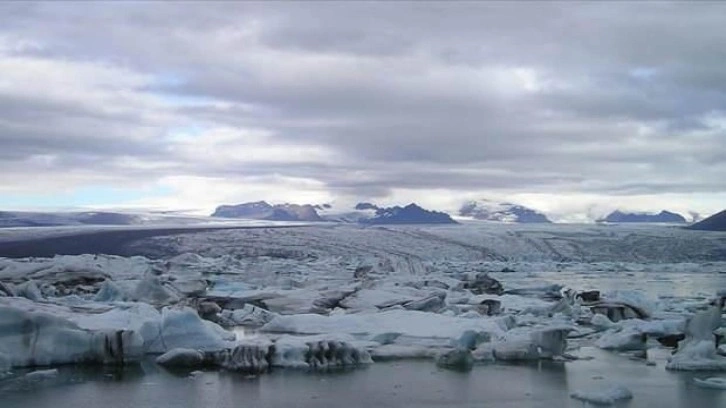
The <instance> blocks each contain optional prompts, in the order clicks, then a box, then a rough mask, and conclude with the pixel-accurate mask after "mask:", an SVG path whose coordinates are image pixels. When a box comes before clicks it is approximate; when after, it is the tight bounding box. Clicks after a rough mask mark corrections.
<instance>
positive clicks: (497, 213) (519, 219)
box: [459, 200, 551, 223]
mask: <svg viewBox="0 0 726 408" xmlns="http://www.w3.org/2000/svg"><path fill="white" fill-rule="evenodd" d="M459 215H460V216H462V217H472V218H475V219H477V220H485V221H497V222H512V223H549V222H551V221H550V220H549V219H547V216H546V215H544V214H542V213H541V212H538V211H537V210H533V209H531V208H527V207H525V206H522V205H518V204H513V203H497V202H494V201H490V200H477V201H469V202H467V203H465V204H464V205H462V206H461V209H459Z"/></svg>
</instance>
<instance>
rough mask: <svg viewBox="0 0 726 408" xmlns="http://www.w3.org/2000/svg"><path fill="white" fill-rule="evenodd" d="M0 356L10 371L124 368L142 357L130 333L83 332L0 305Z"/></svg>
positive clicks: (66, 323) (62, 322)
mask: <svg viewBox="0 0 726 408" xmlns="http://www.w3.org/2000/svg"><path fill="white" fill-rule="evenodd" d="M0 327H2V328H3V330H2V331H0V356H4V359H5V360H6V363H5V364H7V365H9V366H11V367H35V366H48V365H56V364H68V363H95V364H127V363H131V362H136V361H138V360H139V359H140V357H141V355H142V350H143V349H142V346H143V339H142V337H141V336H140V335H139V334H138V333H137V332H135V331H131V330H98V331H93V330H86V329H82V328H81V327H79V326H78V325H77V324H75V323H73V322H71V321H70V320H67V319H65V318H62V317H58V316H54V315H51V314H48V313H43V312H32V311H27V310H22V309H18V308H15V307H10V306H3V305H0Z"/></svg>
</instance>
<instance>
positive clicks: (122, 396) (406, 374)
mask: <svg viewBox="0 0 726 408" xmlns="http://www.w3.org/2000/svg"><path fill="white" fill-rule="evenodd" d="M666 353H667V352H666V351H665V350H662V351H657V353H656V355H651V358H652V359H655V360H656V361H657V362H658V365H657V366H655V367H651V366H646V365H645V364H644V363H643V362H642V361H632V360H629V359H628V358H627V357H624V356H620V355H617V354H611V353H607V352H603V351H600V350H596V349H591V348H587V349H583V350H582V352H581V353H580V354H581V355H585V356H588V355H589V356H593V357H595V358H594V359H593V360H580V361H575V362H569V363H556V362H542V363H534V364H518V365H504V364H493V365H482V366H476V367H474V369H473V370H472V371H470V372H455V371H448V370H442V369H438V368H436V367H435V365H434V364H433V363H432V362H430V361H405V362H389V363H376V364H373V365H371V366H369V367H367V368H362V369H356V370H350V371H344V372H331V373H307V372H304V371H295V370H277V371H275V372H273V373H270V374H268V375H263V376H259V377H246V376H242V375H238V374H234V373H227V372H217V371H207V372H204V373H201V374H199V375H196V376H190V375H189V373H188V372H169V371H166V370H164V369H161V368H159V367H157V366H155V365H154V364H153V363H150V362H147V363H144V364H142V365H141V366H140V367H135V368H125V369H121V370H118V369H112V368H106V369H103V368H96V369H91V368H85V369H80V368H75V367H64V368H61V370H60V371H61V374H60V375H59V376H58V377H57V378H55V379H51V380H47V381H45V382H42V383H38V384H28V383H26V382H23V381H20V380H12V379H11V380H5V381H2V382H0V406H1V407H2V408H27V407H34V408H46V407H47V408H63V407H73V408H78V407H103V408H126V407H159V408H165V407H169V408H172V407H174V408H178V407H230V408H231V407H280V408H282V407H285V408H287V407H336V408H338V407H345V408H359V407H360V408H363V407H547V408H551V407H583V406H587V405H586V404H584V403H582V402H580V401H576V400H573V399H571V398H570V397H569V394H570V393H571V392H573V391H574V390H578V389H591V388H593V387H597V386H599V385H602V384H605V383H609V382H614V383H621V384H626V385H627V386H628V387H629V388H630V389H631V390H632V391H633V394H634V396H635V397H634V399H633V400H631V401H629V402H625V403H621V404H619V405H618V406H622V407H697V408H700V407H704V408H715V407H726V391H720V390H708V389H702V388H698V387H696V386H695V385H693V378H694V377H696V378H705V377H709V376H717V375H719V374H717V373H710V374H708V373H700V374H695V375H694V374H690V373H673V372H667V371H666V370H665V369H664V367H663V360H664V359H665V357H666V355H667V354H666ZM721 375H724V374H721Z"/></svg>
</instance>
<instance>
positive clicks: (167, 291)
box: [133, 275, 180, 305]
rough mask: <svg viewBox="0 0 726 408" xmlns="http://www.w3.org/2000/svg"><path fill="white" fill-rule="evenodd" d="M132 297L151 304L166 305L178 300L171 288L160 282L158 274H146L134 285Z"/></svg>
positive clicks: (178, 297) (177, 295)
mask: <svg viewBox="0 0 726 408" xmlns="http://www.w3.org/2000/svg"><path fill="white" fill-rule="evenodd" d="M133 297H134V299H136V300H138V301H142V302H146V303H150V304H153V305H168V304H171V303H176V302H178V301H179V299H180V296H179V294H177V293H176V292H175V291H174V290H173V289H171V288H170V287H168V286H165V285H163V284H162V282H161V280H160V279H159V277H158V276H154V275H148V276H146V277H145V278H144V279H143V280H142V281H141V282H139V284H138V285H137V286H136V290H135V291H134V296H133Z"/></svg>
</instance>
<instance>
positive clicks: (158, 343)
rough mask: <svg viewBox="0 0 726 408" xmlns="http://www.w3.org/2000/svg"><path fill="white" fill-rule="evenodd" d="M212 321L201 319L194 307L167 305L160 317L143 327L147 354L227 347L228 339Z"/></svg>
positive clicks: (142, 332)
mask: <svg viewBox="0 0 726 408" xmlns="http://www.w3.org/2000/svg"><path fill="white" fill-rule="evenodd" d="M212 324H214V323H212V322H207V321H205V320H202V319H201V318H200V317H199V315H197V312H196V311H195V310H194V309H191V308H188V307H183V308H171V307H165V308H164V309H163V310H162V312H161V319H160V320H156V321H148V322H146V323H144V325H143V326H142V327H141V335H142V336H143V338H144V350H146V352H147V353H165V352H167V351H169V350H171V349H174V348H193V349H198V350H203V351H205V350H221V349H224V348H226V347H228V346H229V342H227V341H225V338H224V336H222V335H221V334H220V333H221V332H220V330H218V329H217V328H214V327H212V326H211V325H212ZM220 329H221V328H220ZM221 330H224V329H221Z"/></svg>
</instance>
